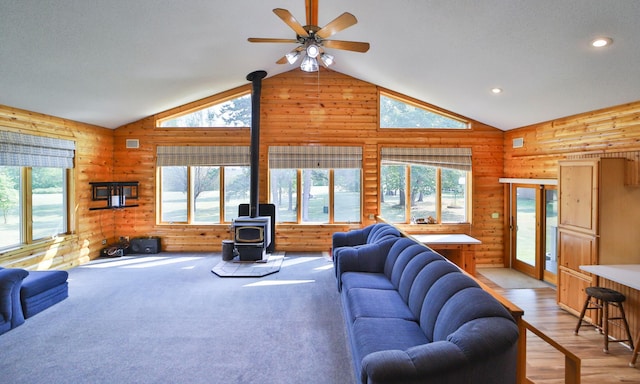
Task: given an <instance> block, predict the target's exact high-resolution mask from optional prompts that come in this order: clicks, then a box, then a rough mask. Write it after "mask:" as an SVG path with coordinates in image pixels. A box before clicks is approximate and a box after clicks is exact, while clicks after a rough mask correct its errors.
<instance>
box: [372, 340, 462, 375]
mask: <svg viewBox="0 0 640 384" xmlns="http://www.w3.org/2000/svg"><path fill="white" fill-rule="evenodd" d="M465 364H468V360H467V358H466V356H465V354H464V353H463V352H462V351H461V350H460V349H459V348H458V347H457V346H456V345H455V344H453V343H450V342H448V341H436V342H433V343H429V344H422V345H418V346H416V347H413V348H409V349H407V350H405V351H400V350H386V351H379V352H373V353H370V354H368V355H367V356H365V357H364V358H363V359H362V372H360V377H361V382H362V383H390V384H391V383H405V382H406V383H417V382H424V383H429V382H438V379H440V380H442V378H444V377H447V376H452V377H460V376H461V375H464V374H465V373H464V365H465Z"/></svg>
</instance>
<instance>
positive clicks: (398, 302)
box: [346, 288, 415, 321]
mask: <svg viewBox="0 0 640 384" xmlns="http://www.w3.org/2000/svg"><path fill="white" fill-rule="evenodd" d="M346 300H347V308H349V312H350V315H351V321H355V320H356V319H357V318H360V317H393V318H398V319H405V320H415V317H414V316H413V313H411V311H410V310H409V307H407V305H406V304H405V302H404V301H403V300H402V297H401V296H400V294H399V293H398V291H395V290H390V289H369V288H352V289H350V290H349V291H347V293H346Z"/></svg>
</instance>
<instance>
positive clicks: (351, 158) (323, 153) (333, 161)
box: [269, 145, 362, 169]
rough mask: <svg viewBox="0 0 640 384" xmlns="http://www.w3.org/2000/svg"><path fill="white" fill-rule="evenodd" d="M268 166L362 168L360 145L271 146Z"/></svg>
mask: <svg viewBox="0 0 640 384" xmlns="http://www.w3.org/2000/svg"><path fill="white" fill-rule="evenodd" d="M269 168H271V169H276V168H280V169H283V168H284V169H309V168H320V169H330V168H362V147H334V146H320V145H318V146H315V145H313V146H272V147H269Z"/></svg>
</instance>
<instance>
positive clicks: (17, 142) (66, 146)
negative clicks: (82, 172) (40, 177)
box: [0, 131, 76, 168]
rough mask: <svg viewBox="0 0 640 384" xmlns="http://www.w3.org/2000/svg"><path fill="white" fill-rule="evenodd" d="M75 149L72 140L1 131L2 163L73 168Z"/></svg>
mask: <svg viewBox="0 0 640 384" xmlns="http://www.w3.org/2000/svg"><path fill="white" fill-rule="evenodd" d="M75 149H76V144H75V142H73V141H71V140H64V139H56V138H52V137H44V136H33V135H27V134H24V133H17V132H9V131H0V165H6V166H18V167H53V168H73V158H74V156H75Z"/></svg>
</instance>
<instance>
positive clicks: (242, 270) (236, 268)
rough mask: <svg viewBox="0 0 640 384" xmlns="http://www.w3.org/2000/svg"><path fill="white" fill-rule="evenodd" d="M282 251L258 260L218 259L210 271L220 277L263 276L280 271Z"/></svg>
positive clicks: (282, 257)
mask: <svg viewBox="0 0 640 384" xmlns="http://www.w3.org/2000/svg"><path fill="white" fill-rule="evenodd" d="M283 261H284V252H279V253H276V254H273V255H268V257H267V258H265V259H262V260H259V261H252V262H248V261H239V260H237V259H234V260H231V261H225V260H220V261H219V262H218V264H216V265H215V267H213V269H212V270H211V272H213V273H215V274H216V275H218V276H220V277H263V276H267V275H270V274H272V273H276V272H279V271H280V267H281V266H282V262H283Z"/></svg>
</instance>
